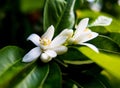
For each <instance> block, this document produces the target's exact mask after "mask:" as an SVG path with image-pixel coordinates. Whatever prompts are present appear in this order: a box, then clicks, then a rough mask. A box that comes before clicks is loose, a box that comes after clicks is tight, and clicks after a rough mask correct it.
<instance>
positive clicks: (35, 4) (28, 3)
mask: <svg viewBox="0 0 120 88" xmlns="http://www.w3.org/2000/svg"><path fill="white" fill-rule="evenodd" d="M44 2H45V0H20V9H21V11H22V12H29V11H35V10H38V9H42V8H43V6H44Z"/></svg>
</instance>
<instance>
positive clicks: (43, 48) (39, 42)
mask: <svg viewBox="0 0 120 88" xmlns="http://www.w3.org/2000/svg"><path fill="white" fill-rule="evenodd" d="M71 33H72V31H71V30H68V29H65V30H63V31H62V32H61V33H60V34H59V35H58V36H56V37H55V38H54V39H53V40H52V38H53V36H54V27H53V26H50V27H49V28H48V30H47V31H46V32H45V33H44V34H43V35H42V36H41V37H39V36H38V35H37V34H31V35H30V36H29V37H28V38H27V40H30V41H32V42H33V43H34V44H35V45H36V46H37V47H35V48H33V49H32V50H31V51H29V52H28V53H27V54H26V55H25V56H24V57H23V60H22V61H23V62H31V61H33V60H35V59H37V58H38V57H40V59H41V61H43V62H49V61H50V60H51V59H52V58H55V57H56V56H57V54H58V55H60V54H63V53H65V52H67V47H66V46H64V45H63V44H64V43H65V42H66V40H67V38H68V37H69V36H70V35H71Z"/></svg>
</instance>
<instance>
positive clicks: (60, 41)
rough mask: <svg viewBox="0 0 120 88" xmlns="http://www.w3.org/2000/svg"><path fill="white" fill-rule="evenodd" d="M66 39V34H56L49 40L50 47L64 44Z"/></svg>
mask: <svg viewBox="0 0 120 88" xmlns="http://www.w3.org/2000/svg"><path fill="white" fill-rule="evenodd" d="M66 40H67V37H66V36H57V37H55V38H54V40H53V41H52V42H51V44H50V47H51V48H52V47H56V46H60V45H62V44H64V43H65V42H66Z"/></svg>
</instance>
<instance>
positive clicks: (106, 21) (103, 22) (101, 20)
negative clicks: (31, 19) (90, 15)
mask: <svg viewBox="0 0 120 88" xmlns="http://www.w3.org/2000/svg"><path fill="white" fill-rule="evenodd" d="M111 22H112V18H109V17H106V16H99V17H98V18H97V19H96V20H95V21H94V22H93V23H92V24H91V25H90V26H108V25H110V24H111Z"/></svg>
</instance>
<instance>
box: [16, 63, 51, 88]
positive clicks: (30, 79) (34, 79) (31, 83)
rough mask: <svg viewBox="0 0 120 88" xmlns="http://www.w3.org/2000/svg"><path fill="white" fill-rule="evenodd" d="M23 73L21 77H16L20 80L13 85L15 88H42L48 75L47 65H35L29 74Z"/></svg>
mask: <svg viewBox="0 0 120 88" xmlns="http://www.w3.org/2000/svg"><path fill="white" fill-rule="evenodd" d="M23 73H24V74H23ZM23 73H22V76H18V77H20V78H22V79H20V80H19V82H18V83H16V82H15V83H14V86H15V88H37V87H39V88H43V85H44V82H45V80H46V78H47V76H48V74H49V65H43V66H42V65H36V66H34V67H33V68H32V70H31V71H30V72H29V73H27V72H23ZM17 80H18V79H17Z"/></svg>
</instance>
